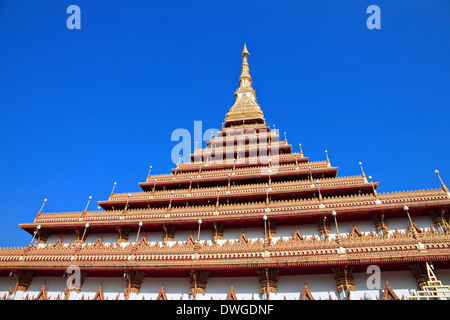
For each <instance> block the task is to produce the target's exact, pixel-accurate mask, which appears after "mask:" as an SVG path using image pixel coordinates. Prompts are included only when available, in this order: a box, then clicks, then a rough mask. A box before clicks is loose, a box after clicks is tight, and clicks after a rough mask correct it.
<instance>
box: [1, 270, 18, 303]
mask: <svg viewBox="0 0 450 320" xmlns="http://www.w3.org/2000/svg"><path fill="white" fill-rule="evenodd" d="M15 286H16V279H14V277H13V276H10V277H0V299H3V297H4V295H5V294H6V296H8V292H9V289H10V288H11V290H12V291H14V288H15Z"/></svg>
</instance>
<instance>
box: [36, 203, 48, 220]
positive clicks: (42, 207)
mask: <svg viewBox="0 0 450 320" xmlns="http://www.w3.org/2000/svg"><path fill="white" fill-rule="evenodd" d="M46 202H47V199H44V202H43V203H42V206H41V209H40V210H39V212H38V214H37V215H38V216H39V215H40V214H41V212H42V209H44V205H45V203H46Z"/></svg>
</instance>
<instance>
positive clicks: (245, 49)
mask: <svg viewBox="0 0 450 320" xmlns="http://www.w3.org/2000/svg"><path fill="white" fill-rule="evenodd" d="M241 55H242V57H244V56H247V57H248V56H249V55H250V53H249V52H248V50H247V45H246V44H245V42H244V50H242V53H241Z"/></svg>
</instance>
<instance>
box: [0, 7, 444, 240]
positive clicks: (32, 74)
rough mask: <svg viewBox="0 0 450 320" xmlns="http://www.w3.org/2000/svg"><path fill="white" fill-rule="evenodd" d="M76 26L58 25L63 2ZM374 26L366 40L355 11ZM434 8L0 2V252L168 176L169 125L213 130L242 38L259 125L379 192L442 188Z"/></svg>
mask: <svg viewBox="0 0 450 320" xmlns="http://www.w3.org/2000/svg"><path fill="white" fill-rule="evenodd" d="M72 4H75V5H78V6H79V7H80V9H81V30H69V29H68V28H67V27H66V20H67V18H68V17H69V14H67V13H66V9H67V7H68V6H69V5H72ZM372 4H375V5H378V6H379V7H380V9H381V30H369V29H368V28H367V27H366V20H367V18H368V17H369V14H367V13H366V9H367V7H368V6H369V5H372ZM449 40H450V2H449V1H438V0H435V1H425V0H423V1H380V0H374V1H365V0H354V1H334V0H330V1H325V0H323V1H313V0H308V1H300V0H295V1H287V0H282V1H266V0H240V1H234V0H227V1H216V0H208V1H206V0H201V1H200V0H195V1H192V0H184V1H169V0H161V1H156V0H153V1H140V0H133V1H125V0H121V1H110V0H108V1H106V0H96V1H91V0H90V1H84V0H71V1H66V0H60V1H7V0H2V1H1V2H0V108H1V119H2V121H1V126H0V136H1V148H0V150H1V166H0V221H1V223H0V247H9V246H26V245H28V243H29V241H30V240H31V236H30V235H29V234H28V233H26V232H25V231H21V230H20V228H19V227H18V224H19V223H25V222H32V221H33V219H34V217H35V215H36V213H37V212H38V210H39V208H40V206H41V204H42V201H43V199H44V198H48V202H47V204H46V206H45V208H44V212H59V211H63V212H64V211H79V210H81V211H82V210H84V207H85V205H86V202H87V200H88V197H89V196H90V195H92V197H93V202H91V205H90V207H89V209H96V207H97V204H96V201H99V200H105V199H107V198H108V195H109V193H110V191H111V188H112V186H113V183H114V181H117V183H118V184H117V187H116V191H117V192H129V191H138V190H140V188H139V186H138V182H142V181H144V180H145V179H146V175H147V172H148V167H149V166H150V165H152V166H153V173H168V172H169V170H170V169H171V168H172V167H173V166H174V165H173V163H172V162H171V159H170V154H171V150H172V148H173V147H174V146H175V144H176V142H172V141H171V134H172V132H173V131H174V130H175V129H178V128H185V129H187V130H189V131H193V126H194V121H196V120H198V121H200V120H201V121H203V128H204V129H207V128H220V126H221V123H222V121H223V119H224V117H225V113H226V112H227V111H228V108H229V107H230V106H231V105H232V103H233V101H234V98H233V93H234V91H235V90H236V89H237V87H238V79H239V74H240V68H241V61H242V60H241V57H240V53H241V51H242V47H243V44H244V42H246V43H247V47H248V50H249V51H250V54H251V56H250V60H249V63H250V71H251V75H252V78H253V82H254V88H255V90H256V94H257V96H258V102H259V104H260V105H261V107H262V109H263V111H264V114H265V118H266V121H267V122H268V124H269V125H272V124H275V125H276V127H277V128H279V129H280V132H284V131H286V132H287V137H288V141H289V142H290V143H292V144H293V146H294V151H298V144H299V143H302V147H303V151H304V153H305V155H306V156H309V158H310V160H311V161H319V160H324V159H325V153H324V150H328V153H329V156H330V159H331V163H332V165H335V166H338V167H339V171H338V175H339V176H348V175H358V174H360V168H359V165H358V162H359V161H362V162H363V164H364V169H365V172H366V173H367V174H368V175H372V176H373V178H374V180H375V181H379V182H380V185H379V191H381V192H386V191H401V190H415V189H427V188H438V187H440V183H439V180H438V178H437V177H436V175H435V174H434V170H435V169H439V170H440V172H441V176H442V178H443V179H444V181H445V182H447V185H449V186H450V166H449V156H450V151H449V144H450V134H449V129H448V119H449V115H450V112H449V100H450V90H449V88H450V58H449V57H450V41H449Z"/></svg>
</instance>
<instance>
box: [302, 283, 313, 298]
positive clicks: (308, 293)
mask: <svg viewBox="0 0 450 320" xmlns="http://www.w3.org/2000/svg"><path fill="white" fill-rule="evenodd" d="M300 300H315V299H314V298H313V296H312V294H311V291H310V290H309V287H308V284H307V283H306V282H305V287H304V288H303V293H302V295H301V297H300Z"/></svg>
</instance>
